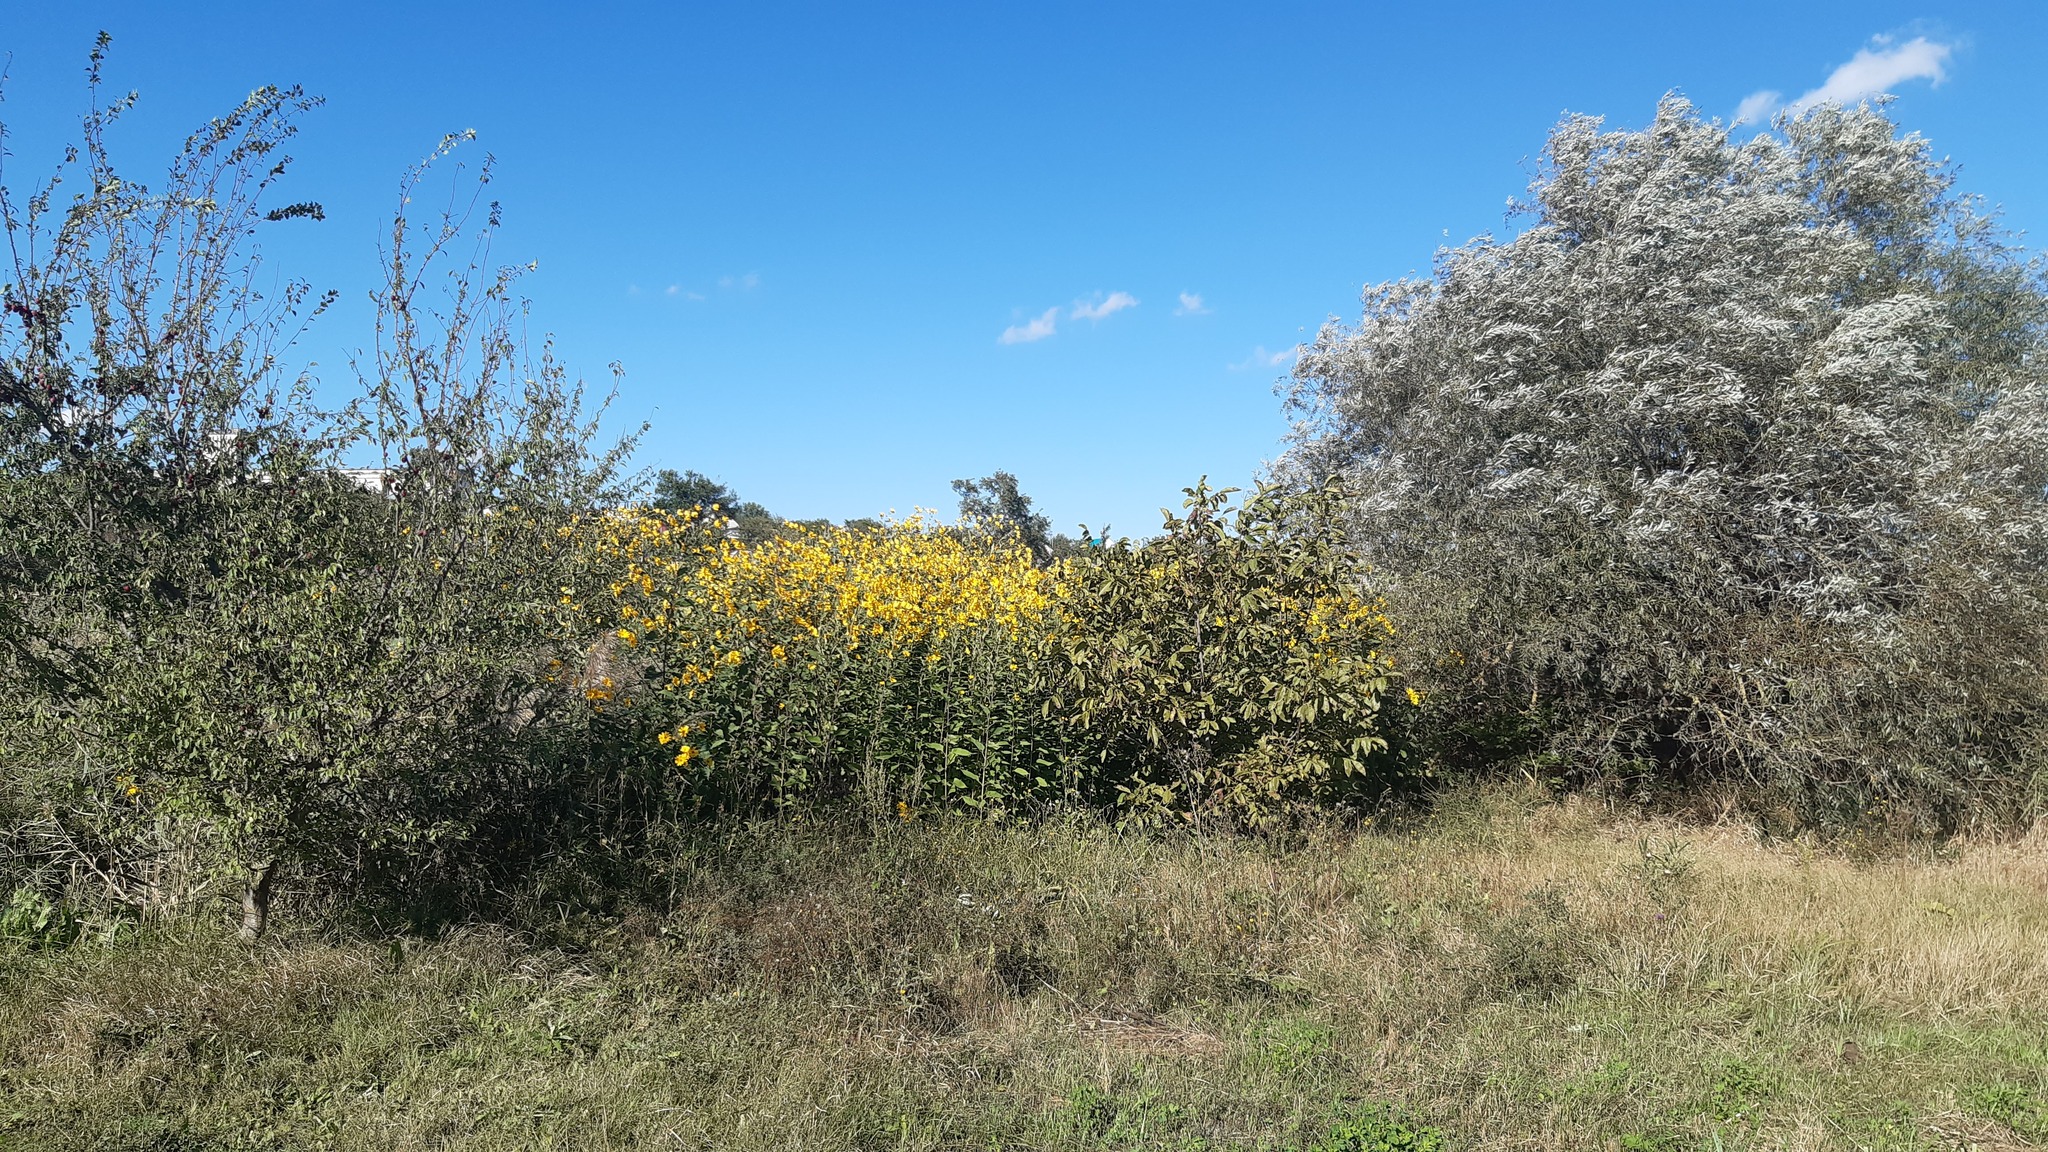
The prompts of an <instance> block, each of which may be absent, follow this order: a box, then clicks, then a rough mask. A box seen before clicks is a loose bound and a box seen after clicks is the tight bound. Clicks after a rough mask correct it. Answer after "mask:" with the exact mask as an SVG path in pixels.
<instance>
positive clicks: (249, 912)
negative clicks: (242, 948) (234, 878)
mask: <svg viewBox="0 0 2048 1152" xmlns="http://www.w3.org/2000/svg"><path fill="white" fill-rule="evenodd" d="M275 875H277V861H275V860H266V861H264V862H263V863H261V864H258V865H256V866H255V867H253V868H251V869H249V883H248V885H247V886H246V887H244V888H243V889H242V930H241V932H240V933H238V935H239V936H240V937H241V938H242V939H244V940H254V939H256V938H257V937H258V936H261V935H263V928H264V925H266V924H268V923H269V921H270V880H271V877H273V876H275Z"/></svg>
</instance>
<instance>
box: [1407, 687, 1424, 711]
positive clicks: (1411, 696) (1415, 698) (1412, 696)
mask: <svg viewBox="0 0 2048 1152" xmlns="http://www.w3.org/2000/svg"><path fill="white" fill-rule="evenodd" d="M1408 702H1409V703H1410V704H1413V705H1415V706H1416V707H1417V708H1420V707H1422V693H1420V692H1417V691H1416V690H1415V689H1413V688H1410V689H1408Z"/></svg>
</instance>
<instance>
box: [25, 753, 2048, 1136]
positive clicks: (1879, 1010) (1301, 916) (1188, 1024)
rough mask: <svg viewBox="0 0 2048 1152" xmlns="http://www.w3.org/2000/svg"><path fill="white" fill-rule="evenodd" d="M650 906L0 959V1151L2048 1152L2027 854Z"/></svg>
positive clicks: (1564, 859)
mask: <svg viewBox="0 0 2048 1152" xmlns="http://www.w3.org/2000/svg"><path fill="white" fill-rule="evenodd" d="M651 874H652V875H653V877H654V881H655V882H654V883H652V884H651V885H650V889H651V890H659V891H660V892H661V893H662V895H661V897H660V898H659V899H654V900H642V901H638V902H632V901H628V902H625V903H623V904H622V906H621V907H620V909H619V910H617V911H615V912H613V913H609V914H606V915H602V916H596V915H590V914H586V913H579V912H576V911H573V910H571V911H569V912H566V913H564V912H559V911H558V912H557V913H556V914H555V915H553V916H552V917H551V918H548V917H541V916H538V915H531V916H528V917H527V918H526V920H525V922H524V927H523V929H522V930H520V931H513V930H510V929H503V928H498V929H492V928H485V927H477V928H470V929H465V930H462V931H458V932H454V933H449V934H446V935H444V936H442V937H440V938H436V939H431V940H401V941H382V940H366V939H360V938H347V937H336V938H331V939H330V938H322V937H320V936H318V935H316V934H314V933H312V931H311V930H310V929H301V930H300V934H298V935H293V934H291V932H290V931H287V932H286V933H284V934H283V935H281V936H280V937H279V938H278V939H277V940H274V941H269V942H266V943H264V944H263V945H261V946H259V947H257V948H255V949H253V950H252V949H244V948H241V947H240V946H236V945H233V944H232V943H231V942H228V941H225V940H222V939H220V938H219V934H218V933H215V932H212V931H211V929H210V928H209V927H208V926H203V925H185V926H181V927H178V928H176V929H174V930H167V931H163V932H159V933H156V934H153V935H150V936H148V937H145V938H143V939H139V940H133V941H129V942H125V943H122V944H118V945H116V946H113V947H111V948H101V949H88V948H78V949H72V950H69V951H63V952H58V953H52V954H41V955H18V956H13V957H9V958H6V959H4V960H0V994H4V999H0V1053H4V1055H0V1097H4V1099H6V1100H7V1102H8V1103H7V1105H6V1107H5V1108H0V1144H6V1145H8V1146H22V1147H30V1148H58V1149H61V1148H126V1147H132V1148H144V1147H149V1148H214V1147H222V1148H225V1147H279V1148H285V1147H291V1148H296V1147H311V1146H320V1147H334V1148H364V1149H369V1148H379V1149H382V1148H411V1147H474V1148H500V1147H502V1148H525V1147H536V1146H555V1147H577V1148H586V1147H587V1148H613V1147H617V1148H627V1147H642V1146H660V1145H666V1144H672V1143H679V1144H681V1145H684V1146H697V1147H721V1148H724V1147H730V1148H753V1147H763V1148H765V1147H805V1148H874V1147H903V1148H939V1147H961V1146H974V1147H1012V1148H1024V1147H1032V1148H1037V1147H1050V1148H1118V1147H1127V1148H1138V1147H1146V1148H1150V1147H1176V1148H1258V1147H1265V1148H1283V1147H1301V1148H1307V1147H1312V1146H1315V1145H1316V1143H1317V1142H1318V1141H1320V1140H1325V1138H1329V1139H1330V1140H1332V1141H1335V1140H1336V1137H1333V1136H1332V1135H1331V1134H1332V1133H1339V1134H1342V1133H1345V1132H1351V1133H1354V1134H1355V1133H1356V1132H1359V1131H1366V1130H1367V1129H1368V1128H1369V1127H1370V1126H1371V1125H1402V1126H1406V1127H1405V1128H1404V1129H1403V1130H1406V1131H1410V1132H1411V1133H1412V1132H1420V1131H1422V1130H1424V1129H1429V1128H1434V1129H1437V1130H1440V1131H1441V1132H1442V1133H1443V1134H1444V1135H1445V1138H1446V1140H1447V1142H1448V1146H1450V1147H1470V1148H1502V1149H1506V1148H1561V1149H1562V1148H1574V1149H1576V1148H1601V1147H1619V1148H1634V1149H1673V1150H1676V1149H1690V1148H1702V1147H1716V1146H1718V1147H1722V1148H1731V1149H1732V1148H1796V1149H1809V1148H1811V1149H1819V1148H1894V1149H1907V1148H1913V1149H1964V1148H1987V1149H1988V1148H1995V1147H2024V1146H2027V1141H2029V1140H2033V1139H2039V1138H2041V1137H2043V1136H2048V1042H2044V1040H2043V1039H2042V1037H2044V1036H2048V965H2044V957H2048V840H2044V838H2043V837H2042V836H2040V835H2036V836H2034V837H2030V838H2026V839H2021V840H2007V841H1985V842H1981V843H1968V844H1950V845H1946V846H1943V847H1941V848H1940V849H1939V850H1934V849H1929V848H1926V847H1921V848H1914V849H1910V850H1904V851H1900V852H1895V853H1893V854H1891V855H1872V854H1870V853H1867V852H1864V853H1858V854H1854V855H1850V854H1844V853H1842V852H1840V851H1837V850H1835V849H1832V848H1829V847H1827V846H1821V845H1815V844H1812V843H1805V842H1796V841H1795V842H1767V841H1765V840H1764V839H1762V838H1760V837H1759V836H1758V835H1756V834H1755V833H1753V832H1751V831H1749V830H1746V829H1745V828H1743V827H1741V826H1738V825H1735V824H1718V825H1712V826H1705V827H1701V826H1688V825H1682V824H1678V823H1674V822H1669V821H1661V820H1654V819H1647V818H1643V817H1640V816H1631V815H1614V814H1611V813H1608V812H1606V811H1604V810H1602V809H1601V808H1599V807H1598V806H1597V805H1596V804H1594V803H1592V802H1589V801H1585V800H1573V801H1568V802H1564V803H1549V802H1538V801H1535V800H1533V799H1530V798H1526V797H1521V796H1516V795H1512V794H1507V793H1500V792H1492V793H1481V794H1473V795H1469V796H1462V797H1453V798H1451V799H1449V800H1447V801H1445V802H1444V803H1443V804H1442V805H1441V806H1440V807H1439V808H1438V809H1437V810H1436V811H1435V812H1434V813H1433V814H1432V815H1431V816H1429V817H1427V818H1424V819H1420V820H1417V821H1415V822H1414V823H1412V824H1411V825H1408V826H1404V827H1401V828H1398V829H1394V830H1378V829H1365V830H1355V829H1354V830H1347V829H1343V828H1339V827H1336V826H1333V825H1332V826H1311V827H1309V828H1307V829H1306V830H1303V831H1299V832H1296V833H1291V834H1289V835H1288V836H1287V837H1285V838H1278V837H1276V838H1269V839H1257V838H1239V837H1210V838H1199V837H1195V836H1193V835H1188V836H1185V837H1158V836H1150V837H1147V836H1126V835H1118V834H1116V833H1114V832H1112V831H1110V830H1108V829H1105V828H1103V827H1102V826H1100V825H1098V824H1095V823H1092V822H1090V821H1086V820H1074V821H1066V822H1063V821H1051V822H1046V823H1041V824H1036V825H1016V826H1013V825H997V824H988V823H975V822H965V821H963V822H945V821H940V822H927V821H923V820H920V821H917V822H914V823H910V824H907V825H902V826H899V827H892V828H889V829H886V830H882V831H871V830H869V829H867V828H865V827H864V826H862V827H850V826H840V825H835V824H832V823H829V822H825V823H818V822H809V823H806V822H801V821H792V822H787V823H783V824H779V825H763V826H759V827H755V828H751V829H745V830H737V831H735V830H728V831H726V832H724V833H721V834H720V835H718V836H705V837H702V838H696V839H683V840H681V841H679V842H678V843H677V844H676V845H675V846H674V847H673V849H672V850H670V851H668V852H666V853H665V854H664V855H663V856H662V858H661V859H660V860H659V861H658V862H657V864H656V866H655V867H654V868H653V869H652V873H651ZM536 906H540V902H536ZM557 907H559V905H558V906H557ZM1360 1117H1365V1118H1366V1119H1365V1120H1361V1119H1360ZM1347 1118H1349V1119H1348V1120H1347ZM1346 1123H1348V1124H1349V1125H1350V1127H1348V1128H1347V1127H1344V1125H1345V1124H1346ZM1361 1125H1365V1127H1361ZM1372 1130H1373V1131H1378V1130H1379V1129H1372ZM1389 1131H1391V1129H1389ZM1343 1139H1353V1137H1352V1136H1344V1137H1343ZM1329 1146H1333V1147H1334V1146H1341V1143H1332V1144H1330V1145H1329ZM1354 1146H1355V1141H1354Z"/></svg>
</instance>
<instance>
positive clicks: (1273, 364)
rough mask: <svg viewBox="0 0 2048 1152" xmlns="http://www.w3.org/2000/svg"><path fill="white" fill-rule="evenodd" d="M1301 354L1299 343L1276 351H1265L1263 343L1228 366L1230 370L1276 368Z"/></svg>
mask: <svg viewBox="0 0 2048 1152" xmlns="http://www.w3.org/2000/svg"><path fill="white" fill-rule="evenodd" d="M1300 355H1301V345H1299V344H1291V345H1289V346H1287V347H1285V348H1282V349H1281V350H1279V351H1278V352H1268V351H1266V346H1265V345H1264V344H1261V345H1259V346H1258V347H1256V348H1253V349H1252V354H1251V355H1249V356H1247V357H1245V358H1244V359H1242V360H1240V361H1238V362H1237V363H1235V364H1232V365H1231V366H1230V370H1231V371H1232V372H1244V371H1247V370H1249V369H1252V368H1278V367H1280V366H1281V365H1282V364H1292V363H1294V361H1295V359H1296V358H1297V357H1299V356H1300Z"/></svg>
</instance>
